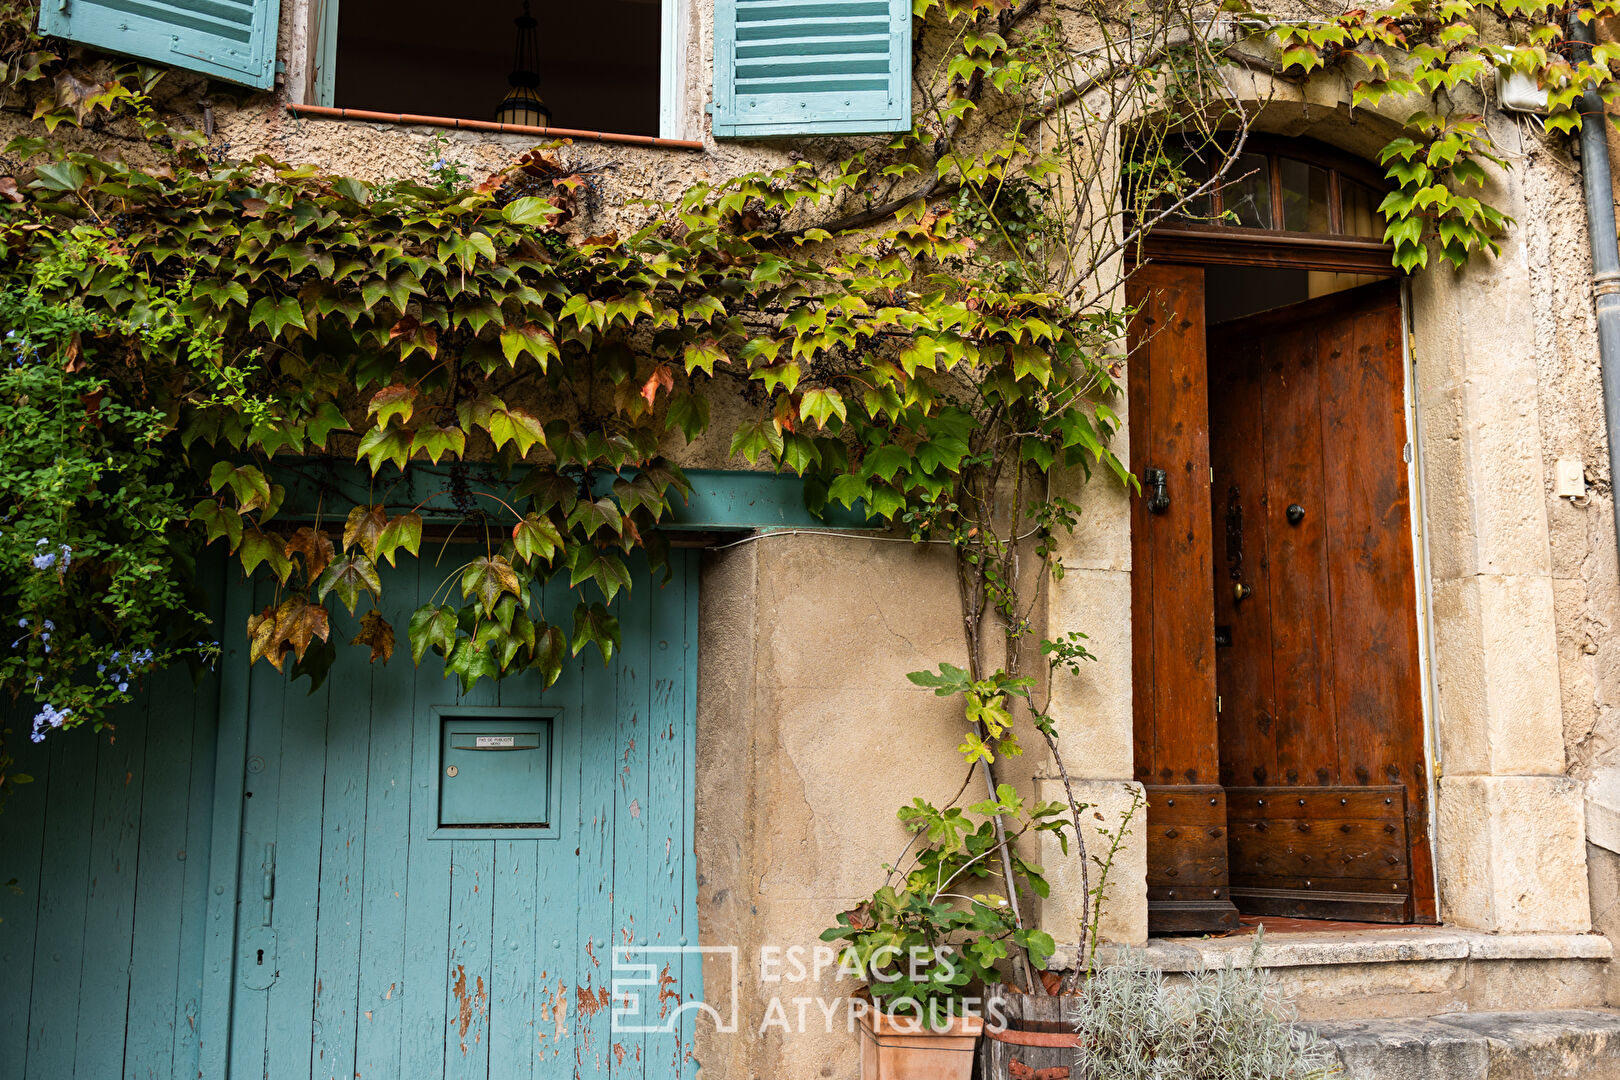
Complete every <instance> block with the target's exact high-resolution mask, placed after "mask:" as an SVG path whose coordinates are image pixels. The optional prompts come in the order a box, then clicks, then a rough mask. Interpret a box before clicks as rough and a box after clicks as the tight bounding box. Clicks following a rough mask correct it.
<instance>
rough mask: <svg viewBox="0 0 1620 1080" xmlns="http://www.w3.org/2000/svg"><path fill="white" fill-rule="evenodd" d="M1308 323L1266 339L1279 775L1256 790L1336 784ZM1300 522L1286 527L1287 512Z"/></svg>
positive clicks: (1317, 421) (1320, 465)
mask: <svg viewBox="0 0 1620 1080" xmlns="http://www.w3.org/2000/svg"><path fill="white" fill-rule="evenodd" d="M1313 331H1314V328H1313V327H1312V326H1310V324H1305V325H1303V326H1301V327H1298V328H1294V329H1290V330H1288V331H1286V332H1284V333H1281V334H1278V335H1276V336H1274V337H1268V338H1266V339H1265V340H1264V344H1263V352H1262V356H1263V359H1262V371H1263V374H1262V384H1263V393H1262V400H1263V409H1264V426H1265V447H1266V517H1265V519H1264V520H1265V528H1266V532H1267V534H1268V546H1269V550H1270V552H1271V571H1272V572H1271V574H1270V575H1269V583H1270V586H1271V640H1272V664H1273V670H1274V672H1275V676H1276V688H1275V693H1276V710H1277V715H1276V729H1275V730H1276V742H1277V768H1276V772H1275V773H1274V774H1273V775H1272V776H1271V777H1270V779H1269V780H1260V779H1257V780H1256V781H1255V782H1256V783H1261V784H1264V783H1268V782H1269V783H1274V784H1283V783H1287V784H1301V783H1304V784H1313V783H1314V784H1332V783H1339V782H1340V780H1339V776H1338V770H1337V768H1336V767H1335V766H1336V762H1335V760H1334V759H1335V753H1334V746H1335V744H1336V739H1335V737H1334V735H1333V731H1334V707H1333V706H1334V698H1333V691H1334V686H1333V639H1332V635H1331V633H1330V632H1329V623H1328V604H1329V596H1328V566H1327V563H1328V544H1327V532H1326V521H1325V520H1324V514H1323V513H1322V503H1323V489H1324V481H1323V472H1324V464H1325V463H1324V459H1323V453H1322V424H1321V410H1320V401H1321V385H1320V373H1319V364H1318V360H1317V356H1316V349H1315V347H1314V345H1315V341H1314V338H1315V335H1314V332H1313ZM1290 506H1299V507H1301V508H1303V509H1304V511H1305V513H1304V516H1303V517H1301V518H1300V519H1299V520H1298V522H1297V523H1296V522H1290V521H1289V518H1288V507H1290Z"/></svg>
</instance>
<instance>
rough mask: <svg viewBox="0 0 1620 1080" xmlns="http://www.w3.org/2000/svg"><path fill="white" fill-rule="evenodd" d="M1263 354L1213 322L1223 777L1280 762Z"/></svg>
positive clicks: (1260, 776)
mask: <svg viewBox="0 0 1620 1080" xmlns="http://www.w3.org/2000/svg"><path fill="white" fill-rule="evenodd" d="M1259 359H1260V358H1259V351H1258V348H1257V346H1256V345H1255V343H1254V341H1253V339H1252V337H1251V336H1250V335H1247V334H1244V333H1242V332H1241V331H1238V332H1227V331H1224V330H1223V329H1221V328H1217V330H1215V331H1212V332H1211V334H1210V356H1209V369H1210V383H1209V432H1210V437H1209V451H1210V464H1211V467H1212V468H1213V469H1214V470H1215V481H1214V485H1213V487H1212V489H1211V499H1210V502H1211V513H1212V521H1211V528H1212V535H1213V537H1214V542H1215V565H1214V571H1215V586H1214V587H1215V625H1216V638H1217V640H1216V644H1215V691H1216V694H1217V695H1218V696H1219V701H1220V714H1219V717H1218V727H1219V730H1220V779H1221V783H1222V784H1223V785H1225V786H1232V785H1234V784H1237V785H1243V784H1264V783H1267V782H1268V780H1267V779H1266V778H1267V777H1270V776H1272V775H1273V774H1275V772H1276V770H1277V755H1276V747H1275V742H1274V730H1273V719H1274V717H1275V716H1276V705H1275V702H1274V701H1273V699H1272V672H1271V590H1270V583H1269V582H1270V570H1269V566H1268V562H1267V556H1268V551H1267V547H1266V498H1265V482H1266V479H1265V478H1266V459H1265V445H1264V439H1263V437H1262V433H1261V427H1260V419H1261V414H1260V380H1259V372H1258V370H1257V369H1258V364H1259ZM1238 585H1242V586H1244V587H1245V588H1247V589H1249V590H1250V592H1249V594H1248V595H1247V596H1246V597H1245V598H1244V599H1242V600H1239V599H1237V596H1236V593H1235V592H1234V588H1235V587H1236V586H1238ZM1223 635H1224V640H1225V644H1222V639H1223Z"/></svg>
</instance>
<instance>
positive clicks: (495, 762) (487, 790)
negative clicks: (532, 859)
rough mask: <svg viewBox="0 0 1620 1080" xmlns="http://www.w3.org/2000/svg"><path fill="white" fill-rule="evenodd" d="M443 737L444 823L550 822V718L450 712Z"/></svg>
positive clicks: (509, 824) (518, 825) (516, 825)
mask: <svg viewBox="0 0 1620 1080" xmlns="http://www.w3.org/2000/svg"><path fill="white" fill-rule="evenodd" d="M440 738H441V743H440V749H439V777H438V780H439V826H440V828H448V829H457V828H461V829H468V828H483V829H488V828H543V827H545V826H547V825H549V824H551V821H550V818H551V806H552V799H551V772H552V770H551V755H552V723H551V718H550V717H544V716H535V717H522V718H512V717H477V716H447V717H444V718H443V720H442V721H441V733H440Z"/></svg>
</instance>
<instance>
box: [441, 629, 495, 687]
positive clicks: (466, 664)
mask: <svg viewBox="0 0 1620 1080" xmlns="http://www.w3.org/2000/svg"><path fill="white" fill-rule="evenodd" d="M444 673H445V675H447V676H448V675H452V674H453V675H455V676H456V678H457V679H459V680H460V681H461V692H462V693H464V694H466V693H470V692H471V691H472V688H473V687H474V686H476V685H477V684H478V680H479V679H494V678H497V677H498V676H499V675H500V669H499V668H497V667H496V666H495V657H494V656H492V655H491V654H490V652H489V650H487V649H483V648H480V647H479V646H478V644H477V643H476V642H474V641H473V640H472V639H471V638H462V639H461V642H460V644H458V645H457V646H456V650H455V652H453V653H451V654H450V659H449V660H448V661H446V662H445V665H444Z"/></svg>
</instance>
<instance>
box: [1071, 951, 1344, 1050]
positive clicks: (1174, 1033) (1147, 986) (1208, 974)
mask: <svg viewBox="0 0 1620 1080" xmlns="http://www.w3.org/2000/svg"><path fill="white" fill-rule="evenodd" d="M1259 950H1260V943H1259V941H1258V940H1256V942H1255V952H1254V955H1253V956H1251V958H1250V964H1249V966H1248V967H1244V968H1239V967H1237V966H1235V965H1234V964H1233V963H1232V962H1231V961H1228V962H1227V964H1226V965H1225V966H1224V967H1222V968H1219V969H1216V970H1213V971H1211V970H1200V971H1196V972H1192V973H1191V974H1189V975H1188V976H1187V978H1186V980H1185V981H1183V982H1180V983H1177V984H1172V983H1171V982H1170V981H1169V980H1168V979H1166V978H1165V976H1164V973H1163V972H1161V971H1158V970H1156V969H1152V968H1149V967H1147V966H1146V965H1145V964H1144V963H1143V959H1142V957H1141V956H1140V955H1139V954H1131V955H1128V956H1127V957H1126V959H1125V961H1124V962H1122V963H1119V964H1113V965H1106V966H1099V967H1098V968H1097V969H1096V970H1095V971H1093V972H1092V974H1091V976H1090V978H1088V979H1087V980H1086V981H1085V983H1084V984H1083V985H1082V987H1081V988H1080V995H1079V1002H1078V1004H1079V1017H1078V1020H1077V1027H1078V1028H1079V1030H1080V1033H1081V1040H1080V1049H1079V1051H1078V1055H1077V1060H1076V1066H1077V1067H1076V1069H1075V1075H1076V1076H1079V1077H1085V1078H1086V1080H1352V1078H1351V1077H1348V1076H1347V1075H1346V1074H1345V1072H1344V1070H1343V1069H1342V1068H1341V1067H1340V1065H1339V1063H1338V1061H1337V1059H1336V1055H1335V1054H1334V1053H1333V1050H1332V1049H1331V1048H1330V1047H1327V1046H1325V1045H1324V1044H1322V1043H1321V1042H1319V1041H1318V1040H1317V1039H1316V1038H1315V1037H1314V1036H1313V1035H1312V1034H1311V1033H1310V1032H1309V1031H1306V1030H1303V1029H1301V1028H1299V1027H1296V1026H1295V1024H1294V1014H1293V1011H1292V1010H1291V1009H1290V1008H1289V1007H1288V1005H1287V1003H1286V1002H1285V1001H1284V999H1283V997H1282V995H1281V994H1280V993H1279V991H1278V990H1277V988H1276V986H1275V984H1274V982H1273V979H1272V977H1271V973H1270V972H1269V971H1267V970H1266V969H1264V968H1262V967H1259V966H1257V961H1258V958H1259Z"/></svg>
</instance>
